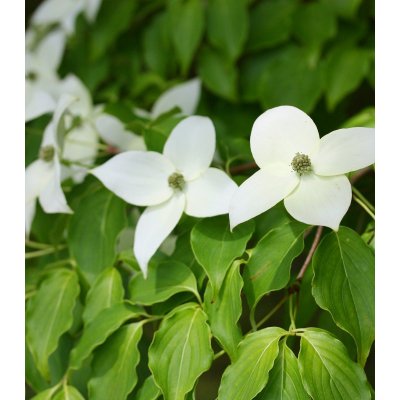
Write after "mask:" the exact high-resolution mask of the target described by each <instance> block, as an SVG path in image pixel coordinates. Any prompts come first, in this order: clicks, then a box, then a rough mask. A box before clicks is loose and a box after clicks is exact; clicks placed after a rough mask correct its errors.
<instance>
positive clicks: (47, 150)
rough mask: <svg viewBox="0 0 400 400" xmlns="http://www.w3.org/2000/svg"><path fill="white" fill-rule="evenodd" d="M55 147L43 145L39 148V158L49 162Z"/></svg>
mask: <svg viewBox="0 0 400 400" xmlns="http://www.w3.org/2000/svg"><path fill="white" fill-rule="evenodd" d="M54 154H55V149H54V147H53V146H51V145H50V146H43V147H41V148H40V150H39V158H40V159H41V160H43V161H46V162H50V161H52V160H53V158H54Z"/></svg>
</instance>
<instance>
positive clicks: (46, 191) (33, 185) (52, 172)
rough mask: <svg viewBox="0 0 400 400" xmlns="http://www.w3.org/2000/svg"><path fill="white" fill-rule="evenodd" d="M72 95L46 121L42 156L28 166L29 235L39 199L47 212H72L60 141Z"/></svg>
mask: <svg viewBox="0 0 400 400" xmlns="http://www.w3.org/2000/svg"><path fill="white" fill-rule="evenodd" d="M71 101H73V99H72V98H71V97H69V96H63V97H62V98H61V99H60V101H59V103H58V105H57V108H56V110H55V111H54V115H53V118H52V120H51V121H50V123H49V124H48V125H47V127H46V129H45V131H44V135H43V140H42V143H41V146H40V151H39V159H38V160H36V161H34V162H33V163H32V164H30V165H29V166H28V167H27V168H26V170H25V232H26V234H27V235H29V232H30V228H31V225H32V221H33V218H34V216H35V211H36V200H37V199H39V202H40V204H41V206H42V208H43V210H44V211H45V212H46V213H50V214H51V213H71V212H72V210H71V209H70V208H69V206H68V204H67V201H66V199H65V196H64V193H63V191H62V188H61V180H62V178H61V163H60V153H61V148H60V143H59V140H58V135H59V132H60V130H62V129H63V127H62V124H63V118H64V113H65V110H66V109H67V107H68V106H69V105H70V104H71Z"/></svg>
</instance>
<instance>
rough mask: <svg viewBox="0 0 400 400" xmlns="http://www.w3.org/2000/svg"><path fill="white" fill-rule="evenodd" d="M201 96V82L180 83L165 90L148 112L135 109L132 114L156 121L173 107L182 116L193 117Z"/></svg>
mask: <svg viewBox="0 0 400 400" xmlns="http://www.w3.org/2000/svg"><path fill="white" fill-rule="evenodd" d="M200 94H201V81H200V79H198V78H194V79H191V80H189V81H187V82H183V83H180V84H178V85H176V86H173V87H172V88H170V89H168V90H166V91H165V92H164V93H162V94H161V96H160V97H159V98H158V99H157V100H156V101H155V102H154V104H153V107H152V109H151V111H150V112H148V111H146V110H142V109H140V108H135V109H134V112H135V113H136V114H137V115H139V116H141V117H145V118H149V119H152V120H154V119H156V118H157V117H159V116H160V115H161V114H164V113H166V112H168V111H170V110H172V109H173V108H174V107H178V108H180V109H181V111H182V114H184V115H193V114H194V113H195V111H196V109H197V105H198V104H199V100H200Z"/></svg>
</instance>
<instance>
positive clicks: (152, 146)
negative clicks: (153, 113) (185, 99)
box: [144, 114, 182, 153]
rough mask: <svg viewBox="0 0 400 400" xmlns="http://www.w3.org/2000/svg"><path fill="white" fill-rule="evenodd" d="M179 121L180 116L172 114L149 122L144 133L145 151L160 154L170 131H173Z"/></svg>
mask: <svg viewBox="0 0 400 400" xmlns="http://www.w3.org/2000/svg"><path fill="white" fill-rule="evenodd" d="M181 120H182V117H181V116H177V115H174V114H172V115H170V116H165V115H163V116H161V117H159V118H157V119H156V120H155V121H153V122H151V123H150V125H149V126H148V127H146V129H145V131H144V141H145V143H146V147H147V150H150V151H157V152H159V153H162V151H163V149H164V144H165V142H166V141H167V139H168V137H169V135H170V133H171V132H172V129H174V128H175V126H176V125H177V124H178V122H179V121H181Z"/></svg>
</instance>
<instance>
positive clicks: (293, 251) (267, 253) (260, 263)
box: [243, 221, 307, 309]
mask: <svg viewBox="0 0 400 400" xmlns="http://www.w3.org/2000/svg"><path fill="white" fill-rule="evenodd" d="M306 227H307V226H306V225H304V224H302V223H300V222H297V221H292V222H289V223H286V224H284V225H282V226H280V227H279V228H275V229H272V230H271V231H269V232H268V233H267V234H266V235H265V236H264V237H263V238H262V239H261V240H260V241H259V242H258V243H257V246H256V247H255V248H254V249H252V250H251V252H250V258H249V261H248V262H247V265H246V266H245V269H244V275H243V279H244V291H245V293H246V297H247V301H248V302H249V305H250V307H251V308H252V309H254V308H255V307H256V305H257V303H258V302H259V300H260V299H261V297H262V296H264V295H265V294H267V293H270V292H272V291H274V290H279V289H282V288H284V287H285V286H286V285H287V283H288V282H289V279H290V268H291V266H292V262H293V260H294V259H295V258H296V257H297V256H298V255H299V254H300V253H301V252H302V251H303V248H304V239H303V236H304V230H305V229H306Z"/></svg>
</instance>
